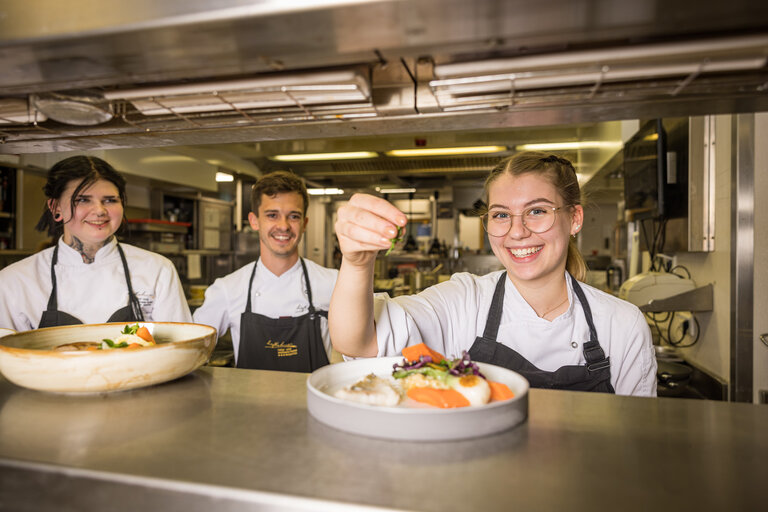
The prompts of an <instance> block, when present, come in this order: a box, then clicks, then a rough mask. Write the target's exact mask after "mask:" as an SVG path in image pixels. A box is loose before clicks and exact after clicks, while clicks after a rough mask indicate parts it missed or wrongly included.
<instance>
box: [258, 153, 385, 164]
mask: <svg viewBox="0 0 768 512" xmlns="http://www.w3.org/2000/svg"><path fill="white" fill-rule="evenodd" d="M378 156H379V154H378V153H376V152H374V151H346V152H343V153H296V154H292V155H273V156H270V157H269V158H270V160H277V161H278V162H311V161H320V160H362V159H365V158H376V157H378Z"/></svg>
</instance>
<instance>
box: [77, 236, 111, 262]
mask: <svg viewBox="0 0 768 512" xmlns="http://www.w3.org/2000/svg"><path fill="white" fill-rule="evenodd" d="M111 240H112V237H111V236H110V237H109V238H107V239H106V240H104V242H102V243H101V244H100V245H94V246H91V247H86V246H85V244H84V243H83V241H82V240H80V239H79V238H77V237H76V236H73V237H72V242H70V243H69V244H67V245H69V246H70V247H71V248H73V249H74V250H76V251H77V252H79V253H80V256H82V257H83V263H89V264H90V263H93V262H94V261H96V253H97V252H99V249H101V248H102V247H104V246H105V245H107V244H108V243H109V242H110V241H111Z"/></svg>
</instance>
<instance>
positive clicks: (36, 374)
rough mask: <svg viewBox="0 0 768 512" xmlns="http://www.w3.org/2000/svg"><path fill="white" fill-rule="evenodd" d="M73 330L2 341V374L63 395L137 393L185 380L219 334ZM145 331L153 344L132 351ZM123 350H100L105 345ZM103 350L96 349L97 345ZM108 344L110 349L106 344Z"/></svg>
mask: <svg viewBox="0 0 768 512" xmlns="http://www.w3.org/2000/svg"><path fill="white" fill-rule="evenodd" d="M128 327H129V328H130V329H129V330H134V329H133V328H134V327H137V328H136V329H135V332H134V334H130V333H123V332H122V331H125V328H126V325H125V324H123V323H111V324H90V325H70V326H61V327H48V328H44V329H35V330H31V331H24V332H19V333H15V334H10V335H8V336H4V337H2V338H0V373H2V374H3V376H5V378H7V379H8V380H9V381H11V382H13V383H14V384H17V385H19V386H23V387H27V388H30V389H36V390H40V391H52V392H59V393H97V392H98V393H101V392H109V391H120V390H126V389H134V388H139V387H144V386H150V385H153V384H159V383H161V382H167V381H169V380H173V379H176V378H179V377H181V376H184V375H186V374H188V373H190V372H192V371H194V370H196V369H197V368H199V367H200V366H202V365H203V364H205V362H206V361H207V360H208V358H209V357H210V355H211V352H212V351H213V348H214V347H215V345H216V329H214V328H213V327H210V326H207V325H200V324H192V323H172V322H144V323H140V324H133V325H131V326H128ZM141 328H146V330H147V331H148V332H149V334H150V335H151V337H152V338H153V340H154V343H150V342H147V340H146V339H145V338H142V340H143V341H144V342H146V343H147V344H146V345H142V344H140V343H137V345H140V346H139V347H135V348H129V347H130V346H131V344H132V343H134V342H136V340H135V339H134V338H132V337H130V338H126V339H121V338H120V337H121V336H135V335H137V333H138V332H140V329H141ZM105 339H108V340H110V341H112V344H113V345H115V346H122V345H123V343H125V347H124V348H121V349H119V350H113V349H111V348H110V349H102V348H100V347H101V344H102V343H105V342H104V341H103V340H105ZM92 344H97V345H99V347H98V348H95V349H92V348H93V345H92ZM107 345H109V344H107Z"/></svg>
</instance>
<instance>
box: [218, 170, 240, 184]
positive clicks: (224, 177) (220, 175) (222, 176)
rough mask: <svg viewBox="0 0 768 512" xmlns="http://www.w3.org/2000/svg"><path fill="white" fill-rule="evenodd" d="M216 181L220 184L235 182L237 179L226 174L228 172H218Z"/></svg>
mask: <svg viewBox="0 0 768 512" xmlns="http://www.w3.org/2000/svg"><path fill="white" fill-rule="evenodd" d="M216 181H218V182H219V183H222V182H229V181H235V177H234V176H232V175H231V174H228V173H226V172H217V173H216Z"/></svg>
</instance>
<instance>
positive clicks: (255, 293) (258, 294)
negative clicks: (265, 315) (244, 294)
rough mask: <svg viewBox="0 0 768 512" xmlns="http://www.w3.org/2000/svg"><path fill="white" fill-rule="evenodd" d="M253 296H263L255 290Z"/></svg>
mask: <svg viewBox="0 0 768 512" xmlns="http://www.w3.org/2000/svg"><path fill="white" fill-rule="evenodd" d="M253 296H254V297H260V296H261V294H260V293H259V292H253Z"/></svg>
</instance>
